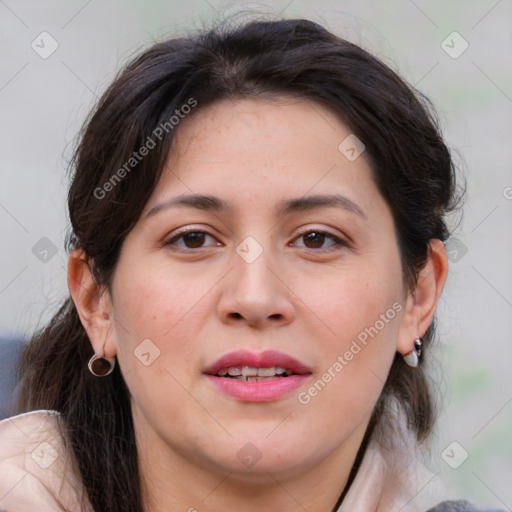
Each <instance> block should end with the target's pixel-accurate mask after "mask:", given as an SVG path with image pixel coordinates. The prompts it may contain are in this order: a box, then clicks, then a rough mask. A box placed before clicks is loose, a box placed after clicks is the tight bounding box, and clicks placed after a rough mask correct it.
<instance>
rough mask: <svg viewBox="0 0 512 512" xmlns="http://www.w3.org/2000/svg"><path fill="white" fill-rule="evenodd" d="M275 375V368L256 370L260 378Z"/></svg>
mask: <svg viewBox="0 0 512 512" xmlns="http://www.w3.org/2000/svg"><path fill="white" fill-rule="evenodd" d="M275 374H276V368H275V366H271V367H270V368H258V375H259V376H260V377H273V376H274V375H275Z"/></svg>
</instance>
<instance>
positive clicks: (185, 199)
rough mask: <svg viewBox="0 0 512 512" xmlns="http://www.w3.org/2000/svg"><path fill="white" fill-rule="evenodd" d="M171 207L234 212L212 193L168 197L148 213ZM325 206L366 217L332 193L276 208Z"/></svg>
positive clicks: (296, 209)
mask: <svg viewBox="0 0 512 512" xmlns="http://www.w3.org/2000/svg"><path fill="white" fill-rule="evenodd" d="M171 207H191V208H196V209H198V210H204V211H212V212H217V213H232V212H233V208H232V207H231V206H230V205H229V203H227V202H226V201H224V200H222V199H220V198H219V197H215V196H211V195H201V194H192V195H181V196H178V197H174V198H171V199H167V200H165V201H162V202H161V203H158V204H157V205H155V206H153V208H151V210H150V211H149V212H148V214H147V215H146V218H147V217H151V216H153V215H156V214H157V213H159V212H161V211H163V210H167V209H168V208H171ZM325 207H338V208H343V209H345V210H347V211H349V212H352V213H355V214H356V215H358V216H359V217H362V218H364V219H366V218H367V217H366V215H365V213H364V211H363V210H362V209H361V207H360V206H358V205H357V204H356V203H354V201H352V200H351V199H349V198H348V197H345V196H341V195H339V194H332V195H315V196H304V197H299V198H296V199H286V200H282V201H280V202H279V203H278V205H277V208H276V215H277V216H282V215H286V214H290V213H294V212H304V211H311V210H315V209H318V208H325Z"/></svg>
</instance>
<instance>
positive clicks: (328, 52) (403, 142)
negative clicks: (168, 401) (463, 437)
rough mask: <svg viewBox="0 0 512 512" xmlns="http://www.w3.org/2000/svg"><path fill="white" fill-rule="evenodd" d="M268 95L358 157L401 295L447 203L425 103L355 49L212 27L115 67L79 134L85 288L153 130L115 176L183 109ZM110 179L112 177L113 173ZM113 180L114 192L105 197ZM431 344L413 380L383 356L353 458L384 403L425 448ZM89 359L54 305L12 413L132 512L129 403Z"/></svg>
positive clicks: (99, 269) (148, 159) (152, 176)
mask: <svg viewBox="0 0 512 512" xmlns="http://www.w3.org/2000/svg"><path fill="white" fill-rule="evenodd" d="M275 94H278V95H280V94H282V95H291V96H295V97H300V98H305V99H309V100H313V101H315V102H318V103H320V104H322V105H324V106H327V107H328V108H330V109H332V111H334V112H336V113H337V114H338V115H339V116H340V119H341V120H343V121H344V122H345V123H346V124H347V125H348V126H349V128H350V129H351V131H352V132H353V133H354V134H355V135H356V136H357V137H358V138H359V139H360V140H361V141H362V142H363V143H364V144H365V146H366V153H365V154H366V156H367V157H368V158H369V161H370V164H371V167H372V172H373V176H374V179H375V182H376V184H377V186H378V188H379V190H380V193H381V194H382V196H383V197H384V198H385V200H386V201H387V203H388V204H389V206H390V208H391V210H392V214H393V218H394V223H395V229H396V233H397V239H398V243H399V249H400V255H401V261H402V268H403V276H404V283H405V285H406V287H407V288H409V289H412V288H413V287H414V285H415V284H416V280H417V277H418V275H419V272H420V270H421V269H422V268H423V267H424V265H425V263H426V261H427V257H428V251H429V242H430V241H431V240H432V239H440V240H443V241H444V240H446V239H447V238H448V236H449V232H448V229H447V225H446V222H445V215H446V213H447V212H449V211H451V210H452V209H453V208H454V207H455V206H456V204H457V197H456V196H457V194H456V185H455V166H454V164H453V161H452V158H451V155H450V151H449V150H448V148H447V146H446V145H445V143H444V142H443V140H442V137H441V134H440V129H439V126H438V122H437V119H436V116H435V114H434V112H433V109H432V108H431V106H430V104H429V102H428V100H426V99H425V98H424V97H423V96H422V95H421V94H420V93H418V92H417V91H414V90H413V89H412V88H411V87H410V86H408V85H407V84H406V83H405V82H404V81H403V80H402V79H401V78H399V76H398V75H397V74H396V73H395V72H394V71H392V70H391V69H390V68H389V67H387V66H386V65H384V64H383V63H382V62H381V61H380V60H378V59H377V58H375V57H373V56H372V55H370V54H369V53H368V52H366V51H365V50H363V49H362V48H360V47H359V46H356V45H354V44H352V43H350V42H347V41H345V40H343V39H341V38H340V37H337V36H335V35H333V34H332V33H330V32H329V31H327V30H326V29H325V28H323V27H322V26H320V25H318V24H316V23H314V22H311V21H308V20H304V19H289V20H276V21H251V22H246V23H243V24H239V25H234V26H229V25H228V24H227V23H223V24H220V25H217V26H216V27H214V28H212V29H208V30H201V31H199V32H198V33H196V34H193V35H190V36H187V37H181V38H175V39H169V40H166V41H163V42H160V43H157V44H155V45H153V46H152V47H150V48H149V49H147V50H146V51H144V52H143V53H142V54H140V55H139V56H138V57H136V58H135V59H134V60H133V61H132V62H131V63H130V64H128V65H127V67H126V68H125V69H124V70H122V72H121V73H120V74H119V75H118V77H117V78H116V79H115V81H114V82H113V83H112V85H110V87H109V88H108V90H107V91H106V92H105V93H104V95H103V96H102V98H101V99H100V100H99V103H98V105H97V106H96V107H95V109H94V111H93V112H92V114H91V116H90V118H89V119H88V120H87V122H86V123H85V125H84V129H83V131H82V133H81V134H80V139H79V144H78V146H77V149H76V152H75V155H74V158H73V165H72V176H71V178H72V181H71V186H70V189H69V195H68V206H69V216H70V220H71V226H72V230H71V231H70V233H69V234H68V238H67V242H66V246H67V250H68V251H71V250H73V249H75V248H81V249H83V250H84V252H85V255H86V257H87V258H88V261H89V263H90V265H91V269H92V271H93V275H94V278H95V280H96V281H97V283H98V284H100V285H105V286H107V287H108V286H109V283H110V282H111V279H112V276H113V273H114V271H115V268H116V263H117V261H118V257H119V252H120V249H121V246H122V244H123V240H124V238H125V237H126V235H127V233H128V232H129V231H130V230H131V229H132V228H133V226H134V225H135V223H136V222H137V220H138V218H139V216H140V213H141V211H142V209H143V207H144V205H145V204H146V202H147V200H148V198H149V197H150V195H151V193H152V191H153V189H154V187H155V186H156V184H157V182H158V180H159V177H160V174H161V172H162V168H163V164H164V162H165V160H166V158H167V156H168V152H169V150H170V148H171V141H172V139H173V133H174V131H175V129H168V130H164V131H165V133H163V134H162V137H161V140H160V139H159V140H158V141H156V142H157V143H156V146H155V147H154V148H153V149H152V150H151V151H149V153H148V154H147V156H145V157H144V158H142V159H140V161H137V163H136V164H135V165H133V169H132V168H131V167H130V168H129V171H128V168H127V167H126V163H127V162H129V161H130V158H132V157H133V153H134V151H137V150H138V149H139V148H141V147H142V146H144V145H145V144H146V145H147V144H148V139H149V138H151V139H152V140H154V139H155V130H156V129H157V128H158V127H161V126H164V125H165V123H168V125H169V120H170V119H171V117H172V116H173V115H178V112H183V110H181V109H182V108H183V105H186V104H187V103H188V104H189V105H190V104H192V102H196V103H195V107H194V109H195V110H197V109H200V108H202V107H204V106H206V105H209V104H212V103H213V102H216V101H219V100H221V99H225V98H243V97H269V96H272V95H275ZM191 100H192V101H191ZM195 110H194V111H195ZM176 111H178V112H176ZM190 115H194V113H193V112H192V113H191V114H190ZM176 129H179V127H176ZM158 133H160V132H158ZM340 142H341V141H340ZM171 149H172V148H171ZM132 163H134V162H133V161H132ZM123 166H125V167H124V169H125V171H126V172H125V173H119V172H118V170H119V169H121V168H123ZM130 166H131V164H130ZM115 173H118V174H117V175H118V177H119V176H120V175H122V176H121V177H122V179H119V180H117V181H116V183H115V186H112V187H107V188H108V190H107V189H106V188H105V186H104V185H105V183H107V182H109V180H111V179H112V177H113V175H114V174H115ZM433 335H434V325H433V324H432V325H431V326H430V327H429V329H428V330H427V333H426V335H425V336H424V339H423V342H424V345H423V346H424V349H423V354H426V359H425V356H424V355H422V356H421V358H420V365H419V367H418V368H415V369H413V368H410V367H409V366H407V365H406V364H405V363H404V362H403V359H402V357H400V356H399V354H396V356H395V359H394V361H393V364H392V367H391V371H390V373H389V376H388V379H387V381H386V383H385V386H384V389H383V392H382V395H381V397H380V399H379V401H378V403H377V405H376V407H375V409H374V411H373V416H372V419H371V421H370V424H369V426H368V430H367V434H366V436H365V440H364V442H363V445H362V446H365V445H366V443H367V442H368V439H369V437H370V435H371V433H372V432H373V430H374V428H375V427H376V426H378V425H382V424H384V422H385V420H386V413H387V411H388V408H387V404H388V401H389V400H390V399H391V398H396V399H398V401H399V403H400V405H401V407H402V408H403V411H404V413H405V415H406V417H407V420H408V426H409V428H410V429H411V430H412V431H414V432H415V434H416V437H417V439H418V441H419V442H421V441H424V440H425V439H426V437H427V436H428V434H429V432H430V431H431V428H432V426H433V422H434V416H435V414H434V410H435V407H434V406H433V399H432V395H431V392H430V390H429V385H428V376H427V375H426V373H425V369H426V366H427V367H428V365H425V362H428V359H429V349H430V346H431V341H432V339H433ZM92 354H93V350H92V347H91V344H90V341H89V339H88V337H87V334H86V332H85V330H84V328H83V326H82V324H81V322H80V320H79V317H78V314H77V310H76V308H75V305H74V303H73V301H72V300H71V299H70V298H68V299H67V300H66V301H65V302H64V304H63V305H62V307H61V308H60V310H59V311H58V313H57V314H56V315H55V316H54V318H53V319H52V320H51V322H50V323H49V325H47V326H46V327H44V328H43V329H41V330H40V331H39V332H37V333H36V335H35V336H34V337H33V339H32V340H31V342H30V343H29V344H28V346H27V347H26V349H25V350H24V354H23V358H22V362H21V366H20V370H21V372H20V376H21V388H20V389H21V391H20V402H19V403H20V405H19V411H20V412H21V411H25V410H32V409H52V410H57V411H60V412H61V414H62V416H63V418H64V419H65V422H66V425H67V428H68V433H69V436H70V439H71V444H72V447H73V451H74V454H75V456H76V459H77V462H78V467H79V468H80V472H81V475H82V478H83V482H84V485H85V488H86V490H87V493H88V497H89V500H90V502H91V504H92V505H93V507H94V509H95V510H96V511H98V512H114V511H116V512H140V511H141V510H142V504H141V501H142V500H141V490H140V475H139V473H138V463H137V450H136V445H135V436H134V426H133V420H132V415H131V410H130V399H129V392H128V389H127V387H126V385H125V382H124V379H123V375H122V373H121V371H120V368H119V366H116V368H115V370H114V372H113V373H112V374H111V375H110V376H108V377H106V378H102V379H98V378H95V377H93V376H92V375H91V374H90V373H89V371H88V369H87V362H88V360H89V358H90V357H91V356H92ZM361 454H362V451H361V450H360V453H359V454H358V458H357V459H356V464H355V465H354V468H356V467H357V464H358V463H359V461H360V458H361ZM354 474H355V472H354V471H353V472H352V474H351V477H350V479H349V484H348V485H347V486H346V489H348V487H349V485H350V482H351V479H352V478H353V476H354ZM342 497H343V495H342V496H341V497H340V500H339V502H338V503H340V502H341V500H342Z"/></svg>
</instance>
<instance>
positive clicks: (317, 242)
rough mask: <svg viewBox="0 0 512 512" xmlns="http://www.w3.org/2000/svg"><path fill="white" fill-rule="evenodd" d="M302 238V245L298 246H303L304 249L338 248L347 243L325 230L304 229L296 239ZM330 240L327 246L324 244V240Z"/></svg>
mask: <svg viewBox="0 0 512 512" xmlns="http://www.w3.org/2000/svg"><path fill="white" fill-rule="evenodd" d="M301 239H302V240H303V241H304V242H303V245H299V247H305V248H306V249H316V250H320V251H322V250H330V249H331V248H332V249H339V248H341V247H346V246H347V243H346V242H344V241H343V240H340V239H339V238H338V237H336V236H334V235H332V234H331V233H327V232H325V231H320V230H313V229H310V230H309V231H304V232H303V233H301V234H299V236H298V237H297V239H296V240H301ZM327 240H330V241H331V243H330V244H329V245H327V246H324V244H325V242H326V241H327Z"/></svg>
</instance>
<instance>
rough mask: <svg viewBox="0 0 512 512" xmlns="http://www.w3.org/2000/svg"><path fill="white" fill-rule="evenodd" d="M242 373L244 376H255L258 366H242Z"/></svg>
mask: <svg viewBox="0 0 512 512" xmlns="http://www.w3.org/2000/svg"><path fill="white" fill-rule="evenodd" d="M242 375H243V376H244V377H256V375H258V368H253V367H252V366H244V367H242Z"/></svg>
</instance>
